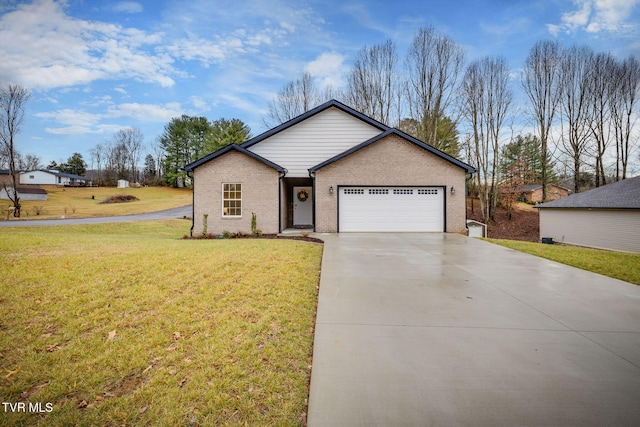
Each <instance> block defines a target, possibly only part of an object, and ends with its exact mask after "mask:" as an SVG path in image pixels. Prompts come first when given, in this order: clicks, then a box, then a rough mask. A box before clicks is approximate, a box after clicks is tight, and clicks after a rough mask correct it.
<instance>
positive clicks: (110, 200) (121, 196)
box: [100, 194, 140, 205]
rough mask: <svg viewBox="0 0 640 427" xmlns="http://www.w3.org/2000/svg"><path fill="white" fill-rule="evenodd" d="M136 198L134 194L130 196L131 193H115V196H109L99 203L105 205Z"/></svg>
mask: <svg viewBox="0 0 640 427" xmlns="http://www.w3.org/2000/svg"><path fill="white" fill-rule="evenodd" d="M138 200H140V199H138V198H137V197H136V196H132V195H131V194H116V195H115V196H110V197H107V198H106V199H104V200H103V201H101V202H100V204H101V205H107V204H110V203H129V202H136V201H138Z"/></svg>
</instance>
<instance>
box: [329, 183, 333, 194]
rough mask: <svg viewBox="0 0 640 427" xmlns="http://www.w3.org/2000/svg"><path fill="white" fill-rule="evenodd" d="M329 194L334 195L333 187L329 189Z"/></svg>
mask: <svg viewBox="0 0 640 427" xmlns="http://www.w3.org/2000/svg"><path fill="white" fill-rule="evenodd" d="M329 194H333V185H332V186H331V187H329Z"/></svg>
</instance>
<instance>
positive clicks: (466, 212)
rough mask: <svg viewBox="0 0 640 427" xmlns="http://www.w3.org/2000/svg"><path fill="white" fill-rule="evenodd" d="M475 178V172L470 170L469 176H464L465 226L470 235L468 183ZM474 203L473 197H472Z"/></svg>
mask: <svg viewBox="0 0 640 427" xmlns="http://www.w3.org/2000/svg"><path fill="white" fill-rule="evenodd" d="M472 178H473V172H469V177H465V178H464V228H466V229H467V236H468V235H469V227H467V221H468V220H469V213H468V210H467V183H468V182H469V181H471V179H472ZM471 203H473V199H471Z"/></svg>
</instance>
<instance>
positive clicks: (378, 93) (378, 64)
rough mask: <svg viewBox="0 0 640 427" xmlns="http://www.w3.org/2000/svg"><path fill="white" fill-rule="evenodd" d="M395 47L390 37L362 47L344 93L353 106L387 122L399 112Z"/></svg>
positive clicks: (348, 77) (346, 99) (396, 119)
mask: <svg viewBox="0 0 640 427" xmlns="http://www.w3.org/2000/svg"><path fill="white" fill-rule="evenodd" d="M396 51H397V49H396V46H395V44H394V43H393V42H392V41H391V40H387V41H386V42H385V43H383V44H379V45H373V46H371V47H370V48H368V47H366V46H365V47H363V48H362V49H360V51H359V52H358V54H357V56H356V60H355V62H354V64H353V68H352V69H351V71H350V72H349V74H348V76H347V88H346V90H345V93H344V98H345V101H346V102H347V103H348V104H349V105H351V106H352V107H353V108H355V109H356V110H358V111H360V112H362V113H364V114H366V115H367V116H369V117H372V118H374V119H376V120H378V121H379V122H382V123H385V124H388V125H389V124H391V121H392V117H391V115H392V113H395V112H396V108H395V104H396V103H397V101H398V93H399V91H400V90H399V85H398V81H399V79H398V75H397V63H398V55H397V53H396ZM394 120H395V122H398V120H399V119H398V118H395V119H394Z"/></svg>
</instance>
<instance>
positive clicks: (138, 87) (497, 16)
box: [0, 0, 640, 166]
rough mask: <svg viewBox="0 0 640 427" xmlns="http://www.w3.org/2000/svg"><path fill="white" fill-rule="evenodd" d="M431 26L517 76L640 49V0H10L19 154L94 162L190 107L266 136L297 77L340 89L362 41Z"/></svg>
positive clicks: (0, 35) (0, 48)
mask: <svg viewBox="0 0 640 427" xmlns="http://www.w3.org/2000/svg"><path fill="white" fill-rule="evenodd" d="M423 26H433V27H434V28H435V29H436V30H437V32H438V33H441V34H444V35H447V36H448V37H450V38H451V39H453V40H454V41H455V42H457V43H458V44H460V45H461V46H462V47H463V48H464V49H465V52H466V58H467V60H473V59H477V58H480V57H483V56H485V55H489V54H491V55H502V56H504V57H505V58H506V59H507V61H508V62H509V66H510V68H512V69H513V71H514V76H516V75H517V72H518V69H519V68H520V67H521V66H522V63H523V61H524V58H525V57H526V55H527V54H528V52H529V49H530V48H531V47H532V46H533V44H534V43H535V42H536V41H538V40H542V39H547V38H552V39H557V40H558V41H560V43H561V44H562V45H566V46H569V45H571V44H587V45H589V46H591V47H592V48H593V49H594V50H596V51H608V52H611V53H612V54H613V55H615V56H617V57H620V58H622V57H626V56H628V55H630V54H636V55H639V54H640V0H524V1H520V0H493V1H490V0H461V1H456V0H443V1H441V0H432V1H420V0H412V1H395V2H392V1H388V0H387V1H377V0H374V1H371V0H369V1H359V2H356V1H350V0H321V1H314V0H308V1H305V0H295V1H289V0H268V1H260V0H249V1H243V0H236V1H227V0H171V1H165V0H141V1H108V0H106V1H93V0H61V1H55V0H34V1H14V0H0V58H2V59H1V60H0V82H4V83H7V82H11V83H15V84H20V85H22V86H23V87H25V88H27V89H29V90H30V91H31V92H32V98H31V100H30V101H29V104H28V105H27V111H26V115H25V121H24V124H23V131H22V132H21V133H20V135H19V136H18V139H17V144H18V149H19V150H20V151H21V152H22V153H25V154H26V153H33V154H37V155H39V156H40V157H41V158H42V161H43V163H44V164H45V165H46V164H48V163H49V161H51V160H55V161H57V162H60V161H65V160H66V159H67V158H68V157H69V156H71V154H73V153H74V152H80V153H82V154H83V156H84V157H85V160H86V161H87V163H89V166H91V164H90V155H89V150H90V149H91V148H92V147H94V146H95V145H96V144H98V143H102V142H104V141H107V140H109V139H111V138H112V136H113V134H114V133H115V132H117V131H118V130H119V129H121V128H123V127H127V126H134V127H137V128H139V129H140V130H141V131H142V133H143V134H144V136H145V142H146V143H147V144H149V145H150V144H153V143H154V142H155V141H156V139H157V137H158V136H159V135H160V134H161V133H162V131H163V127H164V125H165V124H166V123H168V122H169V121H170V120H171V118H172V117H176V116H180V115H181V114H188V115H192V116H205V117H207V118H209V119H211V120H215V119H218V118H221V117H224V118H227V119H231V118H239V119H241V120H243V121H244V122H245V123H247V124H248V125H249V126H250V127H251V129H252V133H253V134H254V135H257V134H259V133H261V132H263V131H264V130H266V129H265V127H264V125H263V124H262V118H263V117H264V116H265V114H266V111H267V108H268V104H269V102H270V101H271V100H272V99H273V96H274V95H275V93H276V92H277V91H278V90H279V89H280V88H281V87H282V86H283V85H284V84H285V83H287V82H288V81H290V80H292V79H294V78H296V77H298V76H299V75H300V74H301V73H302V72H304V71H308V72H309V73H311V74H312V75H313V76H314V77H315V78H316V79H317V82H318V83H319V84H320V85H328V84H331V85H332V86H333V87H337V88H340V87H341V85H342V82H343V78H344V74H345V72H346V71H348V70H349V67H350V66H351V64H352V61H353V58H354V56H355V54H356V52H357V51H358V50H359V49H361V48H362V47H363V46H364V45H368V46H371V45H373V44H377V43H382V42H384V41H386V40H387V39H391V40H393V41H394V42H395V43H396V44H397V46H398V48H399V52H400V53H401V55H404V52H405V51H406V47H407V46H408V45H409V43H410V42H411V39H412V38H413V36H414V35H415V34H416V32H417V30H418V29H419V28H420V27H423ZM516 83H517V81H514V84H516ZM148 152H151V150H150V149H149V150H148Z"/></svg>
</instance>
